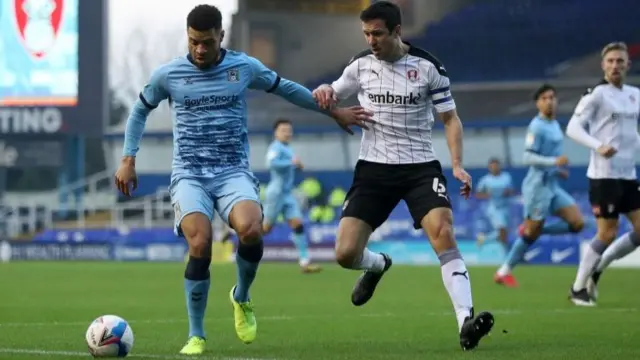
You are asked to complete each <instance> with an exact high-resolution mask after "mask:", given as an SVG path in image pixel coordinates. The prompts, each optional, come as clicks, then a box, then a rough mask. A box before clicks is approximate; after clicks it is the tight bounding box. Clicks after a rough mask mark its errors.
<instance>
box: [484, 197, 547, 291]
mask: <svg viewBox="0 0 640 360" xmlns="http://www.w3.org/2000/svg"><path fill="white" fill-rule="evenodd" d="M523 198H524V207H523V210H524V218H525V220H524V223H523V224H522V226H521V228H520V233H519V236H518V238H517V239H516V240H515V242H514V243H513V245H512V246H511V249H510V250H509V253H508V254H507V257H506V259H505V262H504V264H502V266H501V267H500V268H499V269H498V271H497V272H496V274H495V275H494V281H495V282H496V283H498V284H501V285H505V286H508V287H516V286H518V283H517V281H516V279H515V278H514V277H513V274H512V271H513V269H514V268H515V267H516V265H518V264H519V263H520V262H521V261H522V260H524V259H525V254H526V252H527V250H528V249H529V247H530V246H531V245H532V244H533V243H534V242H535V241H536V240H537V239H538V237H540V234H541V232H542V227H543V226H544V220H545V218H546V217H547V215H548V214H549V207H550V206H551V199H552V196H551V193H550V191H549V189H545V188H535V189H534V188H526V187H524V188H523Z"/></svg>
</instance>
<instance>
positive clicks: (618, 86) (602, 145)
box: [567, 42, 640, 306]
mask: <svg viewBox="0 0 640 360" xmlns="http://www.w3.org/2000/svg"><path fill="white" fill-rule="evenodd" d="M629 65H630V62H629V54H628V52H627V46H626V45H625V44H624V43H619V42H618V43H611V44H609V45H607V46H605V47H604V49H603V50H602V70H603V71H604V79H603V80H602V81H601V82H600V83H599V84H598V85H596V86H595V87H593V88H591V89H589V90H588V91H587V92H586V93H585V95H584V96H583V97H582V99H581V100H580V102H579V103H578V105H577V107H576V109H575V112H574V114H573V117H572V118H571V120H570V121H569V125H568V126H567V135H568V136H569V137H570V138H572V139H573V140H575V141H577V142H578V143H580V144H582V145H584V146H586V147H588V148H590V149H591V159H590V161H589V168H588V170H587V177H588V178H589V201H590V202H591V207H592V209H593V214H594V215H595V217H596V218H597V225H598V232H597V234H596V237H595V238H594V239H593V240H592V241H591V243H590V245H589V246H588V247H587V251H586V252H585V254H584V256H583V258H582V260H581V261H580V266H579V268H578V274H577V275H576V280H575V282H574V284H573V286H572V287H571V292H570V295H569V298H570V300H571V301H572V302H573V303H574V304H576V305H580V306H594V305H595V304H596V297H597V292H596V284H597V282H598V279H599V278H600V274H601V273H602V271H603V270H604V269H605V268H606V267H607V266H608V265H609V264H610V263H611V262H612V261H613V260H615V259H618V258H620V257H623V256H625V255H627V254H629V253H630V252H632V251H633V250H634V249H635V248H637V247H638V246H639V245H640V184H639V183H638V181H637V177H636V159H635V155H636V151H637V150H638V147H639V146H640V135H639V134H638V117H639V116H640V89H638V88H637V87H635V86H630V85H626V84H625V83H624V81H625V75H626V73H627V70H628V69H629ZM586 127H588V129H589V130H588V132H587V130H586V129H585V128H586ZM620 214H624V215H625V216H626V217H627V218H628V219H629V221H630V222H631V224H632V225H633V231H631V232H629V233H627V234H624V235H623V236H622V237H621V238H620V239H618V240H616V241H615V242H614V239H615V238H616V235H617V233H618V217H619V215H620ZM612 243H613V245H611V244H612ZM609 245H611V246H609Z"/></svg>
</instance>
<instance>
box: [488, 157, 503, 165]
mask: <svg viewBox="0 0 640 360" xmlns="http://www.w3.org/2000/svg"><path fill="white" fill-rule="evenodd" d="M489 164H498V165H499V164H500V159H498V158H497V157H492V158H490V159H489Z"/></svg>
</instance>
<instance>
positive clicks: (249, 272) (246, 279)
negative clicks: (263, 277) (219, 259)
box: [233, 241, 264, 303]
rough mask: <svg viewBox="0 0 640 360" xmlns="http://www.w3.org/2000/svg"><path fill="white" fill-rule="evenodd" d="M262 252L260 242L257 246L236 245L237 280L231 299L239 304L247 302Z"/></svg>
mask: <svg viewBox="0 0 640 360" xmlns="http://www.w3.org/2000/svg"><path fill="white" fill-rule="evenodd" d="M263 251H264V248H263V244H262V241H260V242H259V243H258V244H251V245H245V244H242V243H240V244H239V245H238V252H237V255H236V266H237V269H238V280H237V282H236V288H235V291H234V292H233V298H234V299H235V300H236V301H237V302H240V303H243V302H247V301H249V299H250V297H249V289H250V288H251V284H253V280H254V279H255V278H256V274H257V272H258V265H260V259H262V253H263Z"/></svg>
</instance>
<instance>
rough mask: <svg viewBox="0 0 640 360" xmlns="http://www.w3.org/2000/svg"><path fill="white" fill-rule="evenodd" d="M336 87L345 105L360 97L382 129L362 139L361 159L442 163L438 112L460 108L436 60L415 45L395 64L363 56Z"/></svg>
mask: <svg viewBox="0 0 640 360" xmlns="http://www.w3.org/2000/svg"><path fill="white" fill-rule="evenodd" d="M331 86H332V87H333V89H334V91H335V94H336V96H337V97H338V99H339V100H344V99H346V98H348V97H350V96H351V95H353V94H356V93H357V94H358V101H359V102H360V105H361V106H362V107H364V108H365V109H367V110H370V111H372V112H374V116H373V119H374V120H375V122H376V123H375V124H373V125H370V126H369V129H370V130H364V131H363V133H362V142H361V144H360V155H359V158H360V159H362V160H366V161H371V162H376V163H385V164H413V163H424V162H428V161H432V160H436V154H435V152H434V149H433V143H432V141H431V128H432V127H433V121H434V117H433V109H434V108H435V110H436V111H437V112H438V113H442V112H446V111H450V110H453V109H455V108H456V105H455V102H454V100H453V97H452V96H451V91H450V89H449V78H448V77H447V72H446V70H445V68H444V66H443V65H442V64H441V63H440V61H438V59H436V58H435V57H434V56H433V55H431V54H430V53H428V52H427V51H425V50H422V49H419V48H416V47H413V46H411V45H410V48H409V51H408V53H407V55H405V56H404V57H402V58H401V59H400V60H398V61H396V62H393V63H390V62H385V61H382V60H378V59H376V57H375V56H374V55H373V54H372V52H371V51H370V50H367V51H363V52H361V53H360V54H358V55H356V56H355V57H353V58H352V59H351V61H350V63H349V65H347V67H346V68H345V69H344V72H343V74H342V76H341V77H340V78H339V79H338V80H336V81H334V82H333V84H332V85H331Z"/></svg>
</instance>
